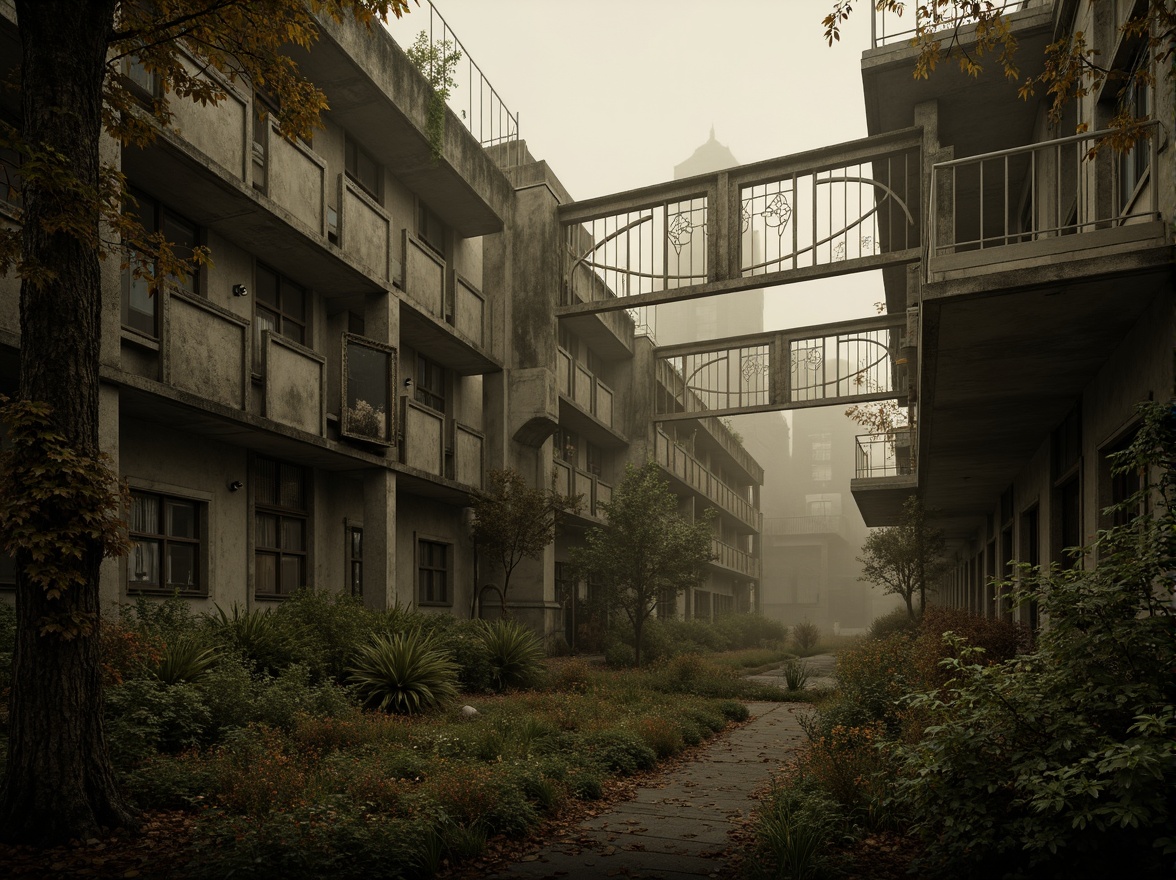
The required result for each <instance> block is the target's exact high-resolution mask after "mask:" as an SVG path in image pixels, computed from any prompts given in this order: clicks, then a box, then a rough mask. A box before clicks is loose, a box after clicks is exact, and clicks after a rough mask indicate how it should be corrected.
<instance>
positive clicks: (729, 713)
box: [718, 700, 751, 722]
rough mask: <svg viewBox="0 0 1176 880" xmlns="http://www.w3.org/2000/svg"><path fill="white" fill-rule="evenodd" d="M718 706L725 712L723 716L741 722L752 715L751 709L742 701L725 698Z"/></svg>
mask: <svg viewBox="0 0 1176 880" xmlns="http://www.w3.org/2000/svg"><path fill="white" fill-rule="evenodd" d="M718 708H719V711H720V712H722V713H723V717H724V718H727V719H730V720H731V721H735V722H741V721H746V720H747V719H748V718H750V717H751V710H749V709H748V708H747V707H746V706H745V705H743V704H742V703H737V702H735V701H734V700H723V702H721V703H719V707H718Z"/></svg>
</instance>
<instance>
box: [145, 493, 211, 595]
mask: <svg viewBox="0 0 1176 880" xmlns="http://www.w3.org/2000/svg"><path fill="white" fill-rule="evenodd" d="M127 526H128V533H129V536H130V539H131V552H130V556H129V557H128V560H127V585H128V587H129V588H131V589H134V590H143V589H161V590H169V591H172V590H180V591H181V592H185V593H193V592H202V591H203V589H204V585H203V584H202V583H201V577H200V559H201V556H202V555H203V554H202V553H201V545H200V504H199V503H198V502H195V501H189V500H187V499H183V498H172V497H169V496H167V495H156V494H153V493H149V492H132V493H131V510H130V516H129V518H128V523H127Z"/></svg>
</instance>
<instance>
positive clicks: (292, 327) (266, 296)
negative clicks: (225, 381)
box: [253, 263, 307, 352]
mask: <svg viewBox="0 0 1176 880" xmlns="http://www.w3.org/2000/svg"><path fill="white" fill-rule="evenodd" d="M306 298H307V297H306V288H305V287H302V286H301V285H298V284H295V283H294V282H293V281H291V280H290V279H289V278H286V277H285V276H283V275H281V274H279V273H278V272H275V271H274V270H273V269H271V268H269V267H268V266H264V265H262V264H261V263H258V264H257V295H256V296H255V297H254V300H253V302H254V310H255V313H256V318H257V319H256V321H255V322H254V323H255V324H256V325H257V350H258V352H260V351H261V342H262V337H261V333H262V331H263V330H272V331H273V332H274V333H277V334H279V335H280V336H285V337H286V338H287V339H292V340H294V341H295V342H298V343H305V342H306Z"/></svg>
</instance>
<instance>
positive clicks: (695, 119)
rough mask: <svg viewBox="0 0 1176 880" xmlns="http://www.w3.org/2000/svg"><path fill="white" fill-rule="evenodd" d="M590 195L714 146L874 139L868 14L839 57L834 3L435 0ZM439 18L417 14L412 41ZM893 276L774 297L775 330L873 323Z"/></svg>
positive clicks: (395, 26)
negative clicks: (831, 38) (832, 34)
mask: <svg viewBox="0 0 1176 880" xmlns="http://www.w3.org/2000/svg"><path fill="white" fill-rule="evenodd" d="M434 2H435V4H436V8H437V9H438V11H439V12H440V13H441V15H442V16H444V18H445V20H446V21H447V22H448V23H449V26H450V27H451V28H452V29H453V31H454V32H455V33H456V34H457V36H458V38H459V39H460V40H461V42H462V44H463V45H464V47H465V49H466V51H467V52H468V53H469V54H470V55H471V56H472V57H473V59H474V61H475V62H476V63H477V64H478V65H479V67H480V68H481V69H482V71H483V73H484V74H485V75H486V77H487V78H488V79H489V80H490V82H491V83H492V84H493V85H494V87H495V89H496V90H497V91H498V93H499V95H501V97H502V99H503V100H504V101H505V102H506V104H507V106H508V107H509V108H510V110H511V111H512V112H514V113H518V114H519V128H520V131H521V133H522V137H523V139H524V140H526V141H527V144H528V147H529V148H530V151H531V153H532V155H534V156H535V157H536V158H537V159H542V160H546V161H547V163H548V164H549V165H550V166H551V168H552V170H553V171H554V173H555V175H556V176H557V177H558V178H559V179H560V181H561V182H562V183H563V184H564V186H565V187H567V189H568V191H569V193H571V195H572V197H573V198H575V199H587V198H592V197H594V196H599V195H607V194H609V193H614V192H621V191H623V190H627V189H634V188H637V187H641V186H647V185H649V184H653V183H659V182H661V181H665V180H670V179H672V177H673V173H674V166H675V165H676V164H678V163H680V162H682V161H683V160H684V159H686V158H687V157H689V156H690V154H691V153H693V151H694V150H695V149H696V148H697V147H698V146H700V145H701V144H702V143H704V142H705V141H706V140H707V138H708V137H709V135H710V129H711V126H712V125H713V126H714V129H715V137H716V139H717V140H719V141H720V142H721V143H723V144H724V145H726V146H727V147H729V148H730V150H731V151H732V153H734V155H735V156H736V158H737V159H738V160H739V161H740V162H741V163H749V162H756V161H759V160H762V159H770V158H773V157H775V156H783V155H787V154H790V153H797V152H801V151H803V150H808V149H813V148H816V147H821V146H826V145H829V144H836V143H839V142H842V141H847V140H853V139H855V138H859V137H864V136H865V134H866V122H865V110H864V104H863V99H862V88H861V73H860V70H861V66H860V65H861V52H862V50H863V49H865V48H866V47H867V45H868V43H869V32H870V27H869V18H868V4H867V6H866V8H865V9H864V10H862V11H859V13H858V15H857V16H856V17H855V18H854V19H853V20H851V21H850V22H849V26H848V27H847V29H846V30H845V31H844V33H843V37H842V40H841V42H840V43H838V44H835V45H834V46H833V47H828V46H826V44H825V41H824V39H823V28H822V25H821V19H822V18H823V17H824V15H825V14H826V13H827V12H828V11H829V8H830V7H831V6H832V0H728V2H726V3H724V4H723V5H721V6H718V5H716V4H714V3H713V2H704V0H672V2H671V0H598V2H596V3H593V4H591V5H590V6H587V5H585V4H581V3H572V2H568V0H499V2H489V0H434ZM427 24H428V9H427V5H426V6H424V8H420V7H414V11H413V12H412V13H410V14H409V15H407V16H405V18H404V19H402V20H400V21H398V22H393V23H392V25H391V28H390V29H391V30H392V33H393V35H394V36H395V37H396V39H397V41H398V42H399V43H400V44H401V45H402V46H403V45H407V44H409V43H411V42H412V39H413V36H414V35H415V34H416V33H417V32H418V31H419V30H421V29H422V28H423V27H426V26H427ZM881 290H882V285H881V279H880V277H876V276H872V275H859V276H850V277H848V278H837V279H830V280H827V281H824V282H819V283H814V282H808V283H805V284H803V285H797V286H793V287H788V288H778V289H775V290H768V291H767V292H766V296H765V328H766V329H779V328H782V327H793V326H802V325H805V324H811V323H817V322H820V321H832V320H843V319H847V318H854V317H863V316H866V315H870V314H873V312H874V310H873V307H872V304H873V303H874V302H875V301H877V300H879V299H881V298H882V293H881Z"/></svg>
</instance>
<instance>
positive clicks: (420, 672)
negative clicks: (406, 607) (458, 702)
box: [348, 630, 457, 714]
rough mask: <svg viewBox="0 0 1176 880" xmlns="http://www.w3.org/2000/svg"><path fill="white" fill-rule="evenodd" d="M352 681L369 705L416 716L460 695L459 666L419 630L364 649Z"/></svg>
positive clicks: (380, 639)
mask: <svg viewBox="0 0 1176 880" xmlns="http://www.w3.org/2000/svg"><path fill="white" fill-rule="evenodd" d="M348 672H349V673H350V681H351V683H352V684H353V685H354V687H355V690H356V692H357V693H358V694H359V696H360V699H361V700H362V701H363V702H364V704H365V705H368V706H374V707H376V708H377V709H379V710H380V711H387V712H395V713H397V714H412V713H415V712H420V711H422V710H424V709H429V708H432V707H435V706H438V705H440V704H442V703H444V702H445V701H447V700H451V699H453V698H454V697H456V696H457V666H456V664H454V663H453V661H452V660H450V659H448V657H446V655H445V653H444V652H443V651H442V650H440V649H439V648H438V647H437V646H436V644H435V643H434V641H433V640H432V639H430V638H428V637H427V636H425V635H424V634H423V633H422V632H420V631H419V630H414V631H412V632H408V633H400V634H397V635H394V636H392V637H387V636H376V637H374V638H373V639H372V641H371V642H369V643H368V644H366V645H362V646H360V648H359V650H358V651H357V652H356V657H355V660H354V661H353V664H352V666H351V667H350V668H349V670H348Z"/></svg>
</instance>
